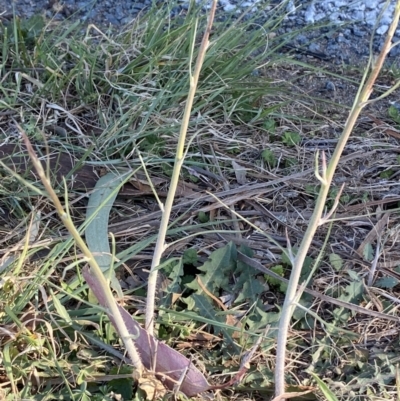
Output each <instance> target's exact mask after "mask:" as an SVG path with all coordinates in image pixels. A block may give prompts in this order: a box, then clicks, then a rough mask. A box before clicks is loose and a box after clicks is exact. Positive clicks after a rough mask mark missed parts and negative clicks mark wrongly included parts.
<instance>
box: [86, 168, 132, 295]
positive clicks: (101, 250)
mask: <svg viewBox="0 0 400 401" xmlns="http://www.w3.org/2000/svg"><path fill="white" fill-rule="evenodd" d="M129 176H130V175H128V174H124V175H117V174H114V173H108V174H106V175H104V176H103V177H101V178H100V179H99V181H97V183H96V186H95V188H94V191H93V193H92V194H91V195H90V197H89V203H88V206H87V211H86V221H88V222H89V223H88V225H87V227H86V230H85V239H86V243H87V245H88V247H89V249H90V251H91V252H92V253H93V255H94V258H95V259H96V261H97V263H98V264H99V267H100V269H101V270H102V272H103V273H105V274H106V275H109V278H110V281H111V286H112V288H113V289H114V290H115V291H116V292H117V294H118V296H119V297H120V298H122V297H123V294H122V289H121V285H120V284H119V282H118V280H117V278H116V276H115V272H114V271H111V270H110V268H111V267H112V264H113V258H112V255H111V249H110V243H109V240H108V220H109V217H110V212H111V208H112V206H113V204H114V201H115V198H116V197H117V194H118V191H119V189H120V188H121V186H122V185H123V184H124V183H125V182H126V180H127V179H128V178H129Z"/></svg>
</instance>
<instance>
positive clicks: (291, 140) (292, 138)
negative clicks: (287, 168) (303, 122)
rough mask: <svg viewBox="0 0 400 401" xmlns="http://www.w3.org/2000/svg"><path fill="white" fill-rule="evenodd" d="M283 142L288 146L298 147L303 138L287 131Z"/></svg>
mask: <svg viewBox="0 0 400 401" xmlns="http://www.w3.org/2000/svg"><path fill="white" fill-rule="evenodd" d="M282 142H283V143H284V144H286V145H288V146H296V145H298V144H299V143H300V142H301V136H300V134H299V133H297V132H292V131H286V132H285V133H284V134H283V137H282Z"/></svg>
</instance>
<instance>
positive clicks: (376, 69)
mask: <svg viewBox="0 0 400 401" xmlns="http://www.w3.org/2000/svg"><path fill="white" fill-rule="evenodd" d="M399 16H400V0H398V1H397V4H396V8H395V12H394V16H393V20H392V24H391V26H390V28H389V31H388V34H387V36H386V40H385V43H384V46H383V48H382V51H381V53H380V54H379V56H378V58H377V60H376V62H375V63H373V65H372V69H371V72H370V74H369V77H368V80H367V82H366V83H365V85H364V86H363V87H362V90H361V91H360V92H359V95H358V96H357V97H356V99H355V101H354V104H353V108H352V110H351V112H350V115H349V117H348V119H347V121H346V125H345V128H344V130H343V133H342V135H341V136H340V139H339V142H338V144H337V146H336V149H335V151H334V153H333V155H332V159H331V161H330V163H329V165H328V168H327V169H326V172H323V176H322V180H320V181H321V190H320V192H319V196H318V199H317V201H316V205H315V208H314V212H313V215H312V217H311V219H310V222H309V225H308V227H307V230H306V233H305V234H304V237H303V241H302V242H301V245H300V248H299V251H298V253H297V255H296V257H295V258H294V260H293V261H292V265H293V268H292V272H291V275H290V279H289V285H288V289H287V293H286V297H285V302H284V304H283V307H282V315H281V318H280V322H279V331H278V342H277V350H276V367H275V394H276V396H277V397H279V396H282V395H283V394H284V393H285V355H286V343H287V337H288V331H289V325H290V320H291V317H292V314H293V311H294V308H295V302H296V299H298V298H299V297H300V296H301V292H298V291H297V286H298V284H299V279H300V274H301V269H302V267H303V263H304V260H305V258H306V256H307V253H308V250H309V248H310V246H311V242H312V239H313V237H314V235H315V232H316V230H317V228H318V226H319V225H320V222H321V217H322V213H323V211H324V207H325V202H326V198H327V196H328V192H329V188H330V186H331V183H332V179H333V175H334V173H335V170H336V167H337V165H338V163H339V160H340V157H341V155H342V152H343V149H344V147H345V146H346V143H347V141H348V139H349V137H350V134H351V132H352V130H353V127H354V124H355V122H356V120H357V118H358V116H359V114H360V112H361V110H362V109H363V108H364V107H365V105H366V104H367V101H368V99H369V97H370V95H371V93H372V90H373V85H374V83H375V80H376V78H377V77H378V75H379V73H380V70H381V68H382V66H383V63H384V61H385V58H386V56H387V54H388V53H389V51H390V46H391V41H392V38H393V35H394V33H395V31H396V27H397V24H398V22H399ZM361 85H362V84H361Z"/></svg>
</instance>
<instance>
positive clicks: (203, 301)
mask: <svg viewBox="0 0 400 401" xmlns="http://www.w3.org/2000/svg"><path fill="white" fill-rule="evenodd" d="M191 298H192V299H193V301H194V310H196V311H198V312H199V314H200V315H201V316H202V317H205V318H207V319H209V320H210V321H212V322H216V323H225V316H223V315H220V314H217V312H216V311H215V309H214V306H213V305H212V304H211V303H210V301H209V300H208V297H207V296H206V295H200V294H193V295H192V296H191ZM185 302H186V300H185ZM213 327H214V332H215V334H218V333H220V332H221V333H222V334H223V336H224V339H225V340H226V341H227V342H228V343H229V344H230V345H231V346H233V347H234V348H235V350H238V349H239V348H238V347H237V345H236V344H235V342H234V341H233V339H232V333H233V330H229V329H228V328H226V327H221V326H220V325H218V324H213Z"/></svg>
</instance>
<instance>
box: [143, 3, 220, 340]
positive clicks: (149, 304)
mask: <svg viewBox="0 0 400 401" xmlns="http://www.w3.org/2000/svg"><path fill="white" fill-rule="evenodd" d="M216 7H217V0H214V1H213V4H212V6H211V10H210V15H209V19H208V24H207V28H206V31H205V32H204V36H203V40H202V42H201V45H200V49H199V54H198V56H197V61H196V66H195V69H194V74H193V75H192V74H190V78H189V79H190V89H189V94H188V97H187V101H186V107H185V112H184V115H183V120H182V125H181V129H180V133H179V139H178V145H177V148H176V155H175V165H174V170H173V173H172V177H171V183H170V187H169V191H168V196H167V199H166V202H165V206H164V210H162V217H161V223H160V229H159V231H158V238H157V242H156V246H155V249H154V255H153V260H152V263H151V269H150V275H149V281H148V285H147V300H146V326H145V328H146V330H147V331H148V332H149V334H151V335H153V333H154V309H155V297H156V287H157V276H158V270H157V267H158V265H159V264H160V260H161V256H162V254H163V252H164V251H165V249H166V244H165V237H166V235H167V229H168V224H169V218H170V215H171V210H172V206H173V203H174V199H175V193H176V188H177V186H178V181H179V174H180V171H181V167H182V164H183V162H184V159H185V155H184V148H185V141H186V133H187V130H188V126H189V121H190V113H191V110H192V106H193V101H194V95H195V93H196V90H197V84H198V81H199V76H200V71H201V67H202V65H203V61H204V57H205V54H206V50H207V47H208V45H209V41H208V39H209V36H210V32H211V28H212V24H213V21H214V15H215V10H216ZM193 43H194V40H193ZM192 53H193V49H192Z"/></svg>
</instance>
